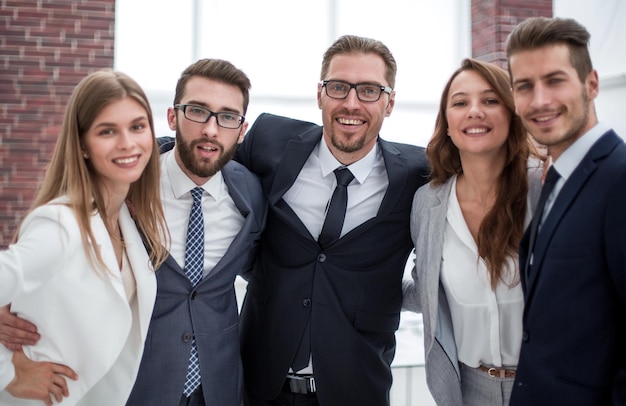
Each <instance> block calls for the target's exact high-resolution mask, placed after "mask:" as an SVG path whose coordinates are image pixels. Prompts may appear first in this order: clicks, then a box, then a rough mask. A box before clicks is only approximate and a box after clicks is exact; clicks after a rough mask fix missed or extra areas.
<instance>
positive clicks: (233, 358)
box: [127, 138, 267, 406]
mask: <svg viewBox="0 0 626 406" xmlns="http://www.w3.org/2000/svg"><path fill="white" fill-rule="evenodd" d="M159 141H160V142H161V143H163V142H164V141H165V142H166V143H165V144H164V145H162V146H161V150H162V152H163V151H164V150H169V149H171V148H172V147H173V140H172V139H171V138H163V139H159ZM222 175H223V177H224V181H225V182H226V185H227V186H228V192H229V194H230V196H231V197H232V199H233V201H234V202H235V205H236V206H237V208H238V209H239V211H240V212H241V214H242V215H243V216H244V217H245V221H244V224H243V226H242V228H241V230H240V231H239V233H238V234H237V235H236V236H235V239H234V240H233V242H232V243H231V245H230V247H229V248H228V250H227V251H226V253H225V254H224V256H223V257H222V259H221V260H220V261H219V262H218V263H217V265H216V266H215V267H214V268H213V270H212V271H211V272H210V273H209V274H208V275H207V276H205V277H204V278H203V279H202V280H201V281H200V282H199V283H198V284H197V285H196V286H195V287H192V286H191V283H190V282H189V279H188V278H187V276H186V275H185V271H184V270H183V269H182V268H181V267H180V266H179V265H178V264H177V263H176V261H175V260H174V259H173V258H172V257H171V256H170V257H168V259H167V260H166V262H165V263H164V264H163V265H161V267H160V268H159V269H158V270H157V299H156V304H155V306H154V311H153V314H152V320H151V322H150V328H149V330H148V336H147V338H146V344H145V349H144V354H143V358H142V361H141V366H140V368H139V374H138V376H137V381H136V382H135V386H134V388H133V391H132V393H131V396H130V399H129V400H128V403H127V405H137V406H144V405H178V403H179V401H180V398H181V396H182V392H183V384H184V382H185V377H186V374H187V366H188V364H189V352H190V350H191V334H192V333H195V337H196V346H197V348H198V356H199V359H200V371H201V375H202V390H203V393H204V400H205V402H206V404H207V405H220V406H221V405H224V406H240V405H241V401H242V395H243V371H242V365H241V357H240V351H239V314H238V307H237V299H236V296H235V290H234V286H233V283H234V281H235V277H236V276H237V274H245V273H247V272H249V271H250V270H251V268H252V262H253V260H254V256H255V252H256V249H257V246H258V241H259V238H260V235H261V231H262V229H263V227H264V222H265V217H266V214H267V203H266V200H265V198H264V196H263V192H262V190H261V185H260V182H259V180H258V178H257V177H256V176H255V175H253V174H252V173H250V171H248V170H247V169H246V168H244V167H243V166H242V165H240V164H238V163H237V162H234V161H231V162H229V163H228V164H226V166H225V167H224V168H223V169H222Z"/></svg>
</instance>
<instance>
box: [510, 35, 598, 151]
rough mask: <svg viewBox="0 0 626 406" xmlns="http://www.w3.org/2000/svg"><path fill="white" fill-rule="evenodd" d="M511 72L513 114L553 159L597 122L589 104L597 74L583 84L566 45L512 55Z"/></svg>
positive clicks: (596, 88)
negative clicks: (517, 116) (545, 147)
mask: <svg viewBox="0 0 626 406" xmlns="http://www.w3.org/2000/svg"><path fill="white" fill-rule="evenodd" d="M510 70H511V76H512V82H513V99H514V101H515V111H516V113H517V114H518V115H519V116H520V117H521V119H522V121H523V123H524V126H525V127H526V128H527V129H528V131H529V132H530V133H531V134H532V135H533V137H534V138H535V139H536V140H537V142H538V143H539V144H543V145H545V146H547V147H548V152H549V154H550V155H551V157H552V159H553V160H556V159H557V158H558V157H559V156H560V155H561V154H562V153H563V151H564V150H565V149H567V147H569V146H570V145H571V144H572V143H573V142H574V141H576V140H577V139H578V138H580V137H581V136H582V135H583V134H584V133H585V132H587V131H588V130H589V129H590V128H591V127H593V126H594V125H595V124H596V123H597V118H596V114H595V110H594V108H593V103H592V100H593V99H595V98H596V96H597V95H598V75H597V72H596V71H595V70H592V71H591V72H590V73H589V74H588V75H587V77H586V78H585V82H584V83H582V82H581V80H580V78H579V77H578V74H577V72H576V69H574V67H573V66H572V65H571V63H570V58H569V50H568V48H567V46H566V45H564V44H556V45H549V46H545V47H542V48H537V49H533V50H526V51H520V52H518V53H515V54H513V55H511V57H510Z"/></svg>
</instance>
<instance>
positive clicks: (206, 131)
mask: <svg viewBox="0 0 626 406" xmlns="http://www.w3.org/2000/svg"><path fill="white" fill-rule="evenodd" d="M218 129H219V126H218V125H217V116H216V115H215V114H213V115H211V117H209V120H208V121H207V122H206V123H204V126H203V127H202V135H204V136H206V137H215V136H217V132H218Z"/></svg>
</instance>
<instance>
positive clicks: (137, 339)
mask: <svg viewBox="0 0 626 406" xmlns="http://www.w3.org/2000/svg"><path fill="white" fill-rule="evenodd" d="M59 203H60V202H59V200H55V201H54V202H51V203H48V204H46V205H44V206H42V207H39V208H37V209H35V210H34V211H33V212H32V213H30V214H29V215H28V217H27V218H26V220H25V222H24V224H23V225H22V228H21V231H20V239H19V241H18V243H17V244H13V245H11V246H10V247H9V249H8V250H7V251H4V252H0V305H4V304H7V303H12V305H11V306H12V307H11V309H12V311H14V312H16V313H17V314H18V315H19V316H20V317H22V318H24V319H27V320H29V321H31V322H33V323H34V324H35V325H36V326H37V327H38V330H39V333H40V334H41V339H40V340H39V342H38V343H37V344H36V345H34V346H26V347H24V352H25V353H26V355H27V356H28V357H29V358H30V359H33V360H35V361H50V362H55V363H60V364H64V365H67V366H69V367H70V368H72V369H73V370H74V371H76V373H77V374H78V376H79V377H78V380H77V381H72V380H69V379H68V385H69V391H70V396H69V397H68V398H65V399H64V401H63V402H62V404H63V405H75V404H79V405H89V406H98V405H103V406H104V405H107V406H111V405H113V406H115V405H124V404H125V403H126V400H127V399H128V396H129V394H130V391H131V389H132V387H133V384H134V382H135V378H136V374H137V371H138V369H139V363H140V361H141V357H142V354H143V348H144V341H145V337H146V333H147V331H148V325H149V323H150V317H151V315H152V309H153V307H154V301H155V298H156V277H155V274H154V271H153V268H152V265H151V263H150V261H149V257H148V254H147V252H146V249H145V247H144V245H143V242H142V240H141V237H140V235H139V232H138V231H137V228H136V226H135V223H134V221H133V219H132V218H131V216H130V213H129V211H128V208H127V207H126V205H123V207H122V210H121V212H120V217H119V224H120V227H121V230H122V233H123V235H124V243H125V246H126V252H127V255H128V260H129V262H130V265H131V268H132V270H133V274H134V277H135V280H136V283H137V295H136V305H135V306H134V308H133V307H132V306H131V305H129V303H128V299H127V296H126V293H125V291H124V285H123V283H122V279H121V276H120V272H119V267H118V265H117V259H116V256H115V252H114V250H113V245H112V243H111V240H110V237H109V235H108V232H107V230H106V228H105V226H104V222H103V221H102V218H101V217H100V216H99V215H98V214H96V215H94V216H93V217H92V219H91V227H92V230H93V234H94V238H95V239H96V242H91V243H92V244H93V243H97V244H98V246H99V247H100V250H101V253H102V257H103V260H104V262H105V263H106V265H107V267H108V268H109V269H110V271H102V270H97V271H96V270H94V269H93V267H92V266H91V265H90V264H89V261H88V259H87V257H86V255H85V252H84V249H83V244H82V240H81V235H80V231H79V228H78V224H77V222H76V218H75V216H74V214H73V212H72V210H71V209H70V208H69V207H67V206H65V205H63V204H59ZM0 347H1V346H0ZM5 351H6V350H5ZM4 357H6V354H5V356H4ZM2 359H3V357H2V356H0V360H2ZM9 359H10V358H9ZM5 362H6V361H5ZM0 370H2V368H0ZM0 382H2V377H0ZM0 404H1V405H34V404H37V405H40V404H41V402H40V401H28V400H21V399H15V398H13V397H12V396H11V395H10V394H8V392H6V391H2V392H0Z"/></svg>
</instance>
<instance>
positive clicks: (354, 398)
mask: <svg viewBox="0 0 626 406" xmlns="http://www.w3.org/2000/svg"><path fill="white" fill-rule="evenodd" d="M321 137H322V127H320V126H319V125H316V124H313V123H307V122H303V121H298V120H293V119H289V118H285V117H279V116H273V115H269V114H262V115H261V116H259V118H258V119H257V120H256V122H255V123H254V125H253V126H252V128H251V129H250V131H249V132H248V134H247V135H246V138H245V140H244V142H243V143H242V144H241V145H240V147H239V150H238V153H237V155H236V157H235V159H237V160H239V161H240V162H241V163H243V164H244V165H245V166H247V167H248V168H249V169H250V170H251V171H252V172H254V173H256V174H257V175H258V176H259V177H260V179H261V183H262V185H263V191H264V193H265V194H266V196H267V197H268V201H269V213H268V219H267V226H266V229H265V231H264V233H263V237H262V239H261V245H260V249H259V255H258V257H257V261H256V264H255V267H254V270H253V272H252V276H251V279H250V281H249V283H248V291H247V294H246V298H245V301H244V305H243V309H242V315H241V335H242V336H241V340H242V360H243V364H244V374H245V378H244V380H245V386H246V391H247V392H248V393H251V394H254V396H255V397H260V398H264V399H273V398H275V397H276V396H278V394H279V393H280V391H281V388H282V386H283V384H284V382H285V377H286V375H287V372H288V370H289V368H290V366H291V364H292V361H293V359H294V355H295V353H296V350H297V348H298V345H299V340H300V337H301V336H302V334H303V332H304V330H305V327H306V325H307V323H310V327H311V330H310V331H311V351H312V357H313V365H314V369H315V380H316V386H317V397H318V400H319V403H320V404H322V405H342V406H350V405H359V406H362V405H385V404H388V403H389V389H390V386H391V369H390V364H391V361H392V359H393V356H394V353H395V337H394V333H395V331H396V329H397V328H398V323H399V320H400V307H401V303H402V289H401V280H402V275H403V272H404V268H405V264H406V261H407V258H408V256H409V254H410V251H411V249H412V248H413V243H412V241H411V237H410V231H409V215H410V211H411V203H412V200H413V195H414V194H415V191H416V190H417V188H418V187H419V186H421V185H422V184H424V183H425V182H426V180H427V175H428V168H427V161H426V158H425V155H424V150H423V148H419V147H416V146H411V145H406V144H398V143H390V142H386V141H383V140H380V139H379V141H378V142H379V146H380V148H381V151H382V154H383V158H384V161H385V167H386V170H387V174H388V177H389V186H388V189H387V192H386V194H385V196H384V199H383V201H382V204H381V207H380V209H379V212H378V214H377V216H376V217H375V218H372V219H370V220H368V221H366V222H365V223H363V224H361V225H360V226H358V227H356V228H355V229H353V230H352V231H350V232H348V233H347V234H346V235H344V236H343V237H342V238H340V239H339V240H338V241H337V242H335V243H334V244H332V245H331V246H329V247H328V248H327V249H325V250H322V249H321V248H320V246H319V245H318V243H317V241H316V238H314V237H313V236H311V234H310V233H309V231H308V230H307V228H306V227H305V226H304V224H303V223H302V222H301V221H300V219H299V218H298V217H297V216H296V214H295V213H294V212H293V210H291V208H290V207H289V206H288V205H287V204H286V203H285V201H284V200H283V199H282V196H283V195H284V194H285V192H286V191H287V190H288V189H289V188H290V187H291V185H292V184H293V183H294V181H295V179H296V177H297V176H298V174H299V172H300V170H301V168H302V167H303V165H304V163H305V162H306V160H307V159H308V157H309V155H310V154H311V152H312V150H313V149H314V148H315V146H316V145H317V144H318V143H319V142H320V139H321Z"/></svg>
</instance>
